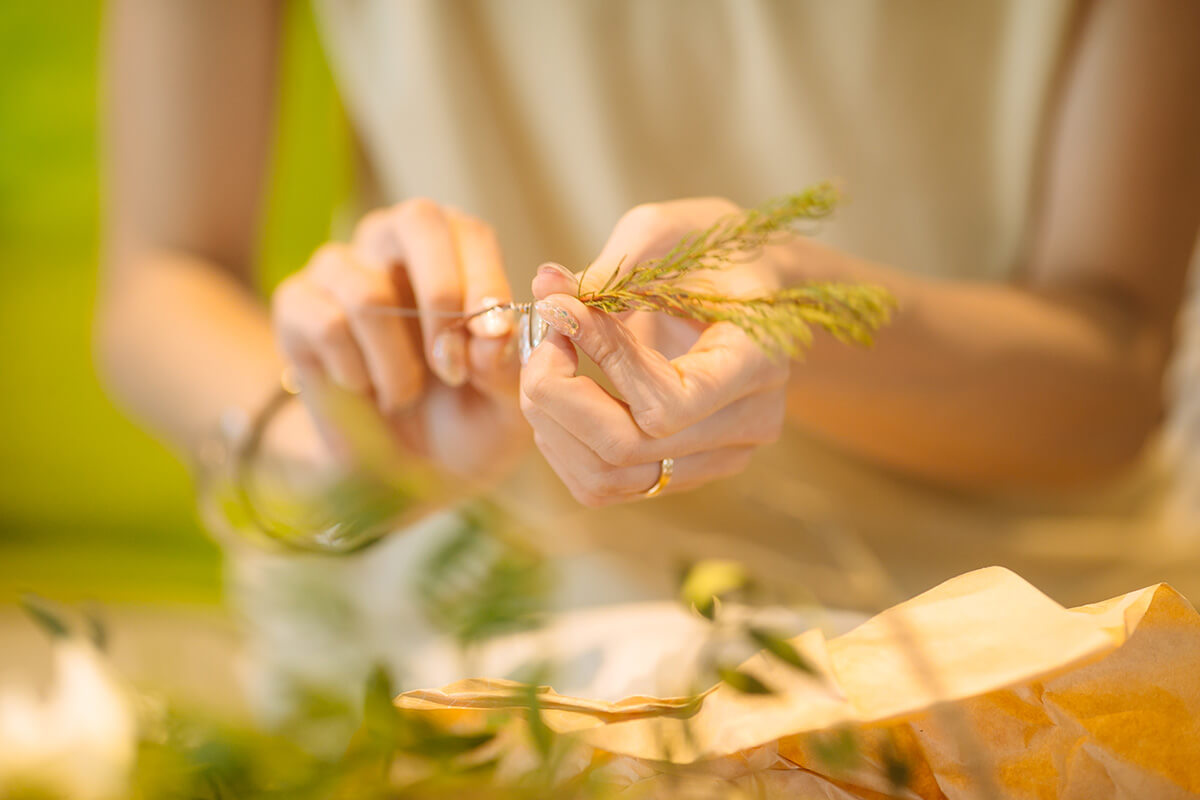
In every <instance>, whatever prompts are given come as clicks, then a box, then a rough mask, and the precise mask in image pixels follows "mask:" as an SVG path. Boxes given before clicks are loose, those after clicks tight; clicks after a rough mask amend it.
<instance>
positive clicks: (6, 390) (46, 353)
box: [0, 2, 351, 604]
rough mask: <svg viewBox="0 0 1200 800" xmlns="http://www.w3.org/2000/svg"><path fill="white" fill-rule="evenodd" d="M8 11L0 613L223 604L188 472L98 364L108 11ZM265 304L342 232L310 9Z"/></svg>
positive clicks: (0, 158)
mask: <svg viewBox="0 0 1200 800" xmlns="http://www.w3.org/2000/svg"><path fill="white" fill-rule="evenodd" d="M67 6H68V8H69V10H64V9H62V8H60V9H59V13H51V10H50V8H49V7H48V6H47V5H45V4H42V3H5V4H4V5H3V6H2V7H0V342H2V343H3V354H2V355H0V603H6V602H10V601H11V600H13V599H14V598H15V596H16V595H17V594H18V593H19V592H21V591H25V590H31V591H35V592H38V593H40V594H43V595H46V596H48V597H53V598H55V599H59V600H64V601H75V600H80V599H85V598H95V599H98V600H101V601H104V602H172V603H189V604H190V603H211V602H215V601H216V600H217V598H218V596H219V588H220V559H219V552H218V550H217V548H216V547H215V546H214V545H213V544H212V542H211V541H209V540H208V539H207V538H206V536H205V534H204V533H203V532H202V531H201V529H200V527H199V524H198V522H197V519H196V515H195V513H194V504H193V498H192V490H191V483H190V477H189V475H188V471H187V469H186V468H185V466H184V465H183V463H182V462H181V461H180V460H179V459H178V458H176V456H175V455H173V454H172V453H171V452H169V451H168V450H166V449H165V448H164V447H163V446H162V445H160V444H158V443H157V442H155V441H154V440H153V439H152V438H150V437H149V436H148V435H147V434H145V433H143V432H142V431H140V430H139V429H138V428H137V427H136V426H135V425H134V424H133V423H132V422H130V421H129V420H127V419H125V418H124V417H123V416H122V415H121V412H120V411H119V410H118V409H116V408H115V407H114V406H113V404H112V403H111V402H110V401H109V400H108V398H107V397H106V396H105V394H104V391H103V389H102V387H101V385H100V383H99V381H98V379H97V377H96V374H95V370H94V368H93V364H92V354H91V343H90V331H91V325H92V316H93V301H94V295H95V289H96V282H97V252H98V247H97V240H98V235H99V229H98V219H99V210H100V204H101V202H102V199H101V194H100V186H99V180H98V178H99V169H98V166H99V165H98V161H97V156H98V152H97V151H98V141H97V123H98V119H99V115H100V113H101V110H100V107H99V97H100V95H99V90H98V75H99V69H100V57H101V52H100V46H101V26H102V22H103V10H102V7H101V5H100V4H98V3H92V2H78V3H69V4H67ZM282 74H283V81H282V98H281V104H280V107H279V125H278V128H277V146H276V149H275V163H274V164H273V167H272V187H271V195H270V208H269V211H268V215H267V224H266V225H265V228H264V233H263V240H262V243H261V256H262V258H261V264H262V269H261V277H262V284H263V288H264V292H265V291H266V290H267V289H269V287H270V286H272V285H273V284H274V283H275V282H276V281H278V280H279V279H280V278H281V277H282V276H283V275H286V274H287V273H288V272H291V271H292V270H293V269H295V268H296V267H297V266H299V265H300V264H301V263H302V262H303V260H304V259H305V257H306V256H307V255H308V253H309V252H311V250H312V249H313V248H314V247H315V246H316V245H317V244H319V243H320V242H321V241H322V240H323V239H325V238H326V237H327V236H328V232H329V226H330V219H331V217H332V211H333V209H334V208H335V207H336V206H337V205H338V204H339V203H341V202H342V201H343V200H344V199H345V198H346V197H347V196H348V194H349V191H348V187H349V185H350V182H351V167H350V163H351V159H350V158H349V155H348V153H349V147H348V136H347V133H346V126H345V124H344V118H343V116H342V114H341V111H340V107H339V105H338V102H337V97H336V94H335V92H334V88H333V85H332V81H331V78H330V75H329V72H328V68H327V66H326V64H325V62H324V60H323V57H322V54H321V49H320V44H319V42H318V40H317V36H316V33H315V30H314V26H313V20H312V14H311V9H310V8H309V6H308V4H307V3H306V2H293V3H291V4H289V6H288V14H287V32H286V44H285V48H284V65H283V73H282Z"/></svg>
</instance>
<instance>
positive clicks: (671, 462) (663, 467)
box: [646, 458, 675, 497]
mask: <svg viewBox="0 0 1200 800" xmlns="http://www.w3.org/2000/svg"><path fill="white" fill-rule="evenodd" d="M674 472H675V459H673V458H664V459H663V460H662V461H661V462H659V467H658V480H657V481H656V482H655V484H654V485H653V486H651V487H650V488H649V489H647V490H646V497H655V496H657V495H659V494H661V493H662V490H663V489H665V488H667V484H668V483H670V482H671V475H672V474H673V473H674Z"/></svg>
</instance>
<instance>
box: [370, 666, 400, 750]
mask: <svg viewBox="0 0 1200 800" xmlns="http://www.w3.org/2000/svg"><path fill="white" fill-rule="evenodd" d="M395 696H396V693H395V691H394V690H393V688H392V679H391V676H389V675H388V672H387V669H386V668H384V667H383V666H381V665H376V666H375V668H374V669H372V670H371V673H370V674H369V675H368V676H367V685H366V690H365V691H364V692H363V727H364V728H365V729H366V731H367V733H368V735H370V736H371V737H372V739H374V740H375V741H377V742H378V741H386V742H391V741H393V740H394V738H395V736H396V732H397V720H398V713H399V712H398V711H397V709H396V706H395V705H394V704H393V703H392V698H394V697H395Z"/></svg>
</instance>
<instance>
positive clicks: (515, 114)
mask: <svg viewBox="0 0 1200 800" xmlns="http://www.w3.org/2000/svg"><path fill="white" fill-rule="evenodd" d="M318 9H319V20H320V24H321V25H322V28H323V35H324V38H325V42H326V46H327V49H328V52H329V56H330V60H331V63H332V66H333V68H334V72H335V75H336V76H337V79H338V82H339V86H340V89H341V92H342V93H343V96H344V101H345V104H346V106H347V108H348V111H349V114H350V116H351V118H352V120H353V123H354V125H355V127H356V130H357V133H358V135H359V137H360V139H361V142H362V145H363V148H364V151H365V155H366V157H367V159H368V161H369V163H370V165H371V167H372V171H373V177H374V178H375V180H376V181H377V182H378V185H379V187H380V189H381V194H382V195H383V197H382V198H380V199H381V200H382V201H385V202H394V201H398V200H400V199H403V198H406V197H412V196H428V197H431V198H433V199H435V200H437V201H438V202H441V203H445V204H450V205H453V206H456V207H459V208H461V209H464V210H465V211H467V212H469V213H471V214H474V215H477V216H479V217H480V218H482V219H485V220H487V221H489V222H490V223H491V224H492V225H493V226H494V227H495V229H496V231H497V233H498V236H499V238H500V241H501V244H502V246H503V247H504V251H505V254H506V262H507V268H508V270H509V273H510V278H511V281H512V285H513V287H514V291H515V293H516V295H517V296H518V297H525V296H528V288H527V287H528V281H529V278H530V277H531V275H532V273H533V271H534V269H535V267H536V265H538V264H539V263H541V262H543V261H546V260H557V261H560V262H562V263H564V264H567V265H571V266H573V267H574V268H580V267H581V266H582V265H584V264H586V263H587V262H588V261H589V260H590V259H591V257H593V256H594V254H595V253H597V252H598V251H599V249H600V247H601V245H602V244H603V243H604V241H605V239H606V237H607V235H608V232H609V231H610V230H611V228H612V226H613V224H614V223H615V222H616V220H617V219H618V218H619V217H620V215H621V214H622V213H623V212H624V211H626V210H627V209H629V208H630V207H632V206H634V205H636V204H638V203H641V202H646V201H654V200H666V199H672V198H678V197H687V196H696V195H721V196H725V197H728V198H730V199H732V200H734V201H735V202H738V203H740V204H743V205H750V204H755V203H757V202H760V201H761V200H763V199H766V198H769V197H772V196H774V195H778V194H782V193H786V192H789V191H794V190H796V189H798V188H800V187H803V186H804V185H806V184H808V183H811V182H813V181H816V180H820V179H823V178H829V177H837V178H840V179H841V180H842V181H843V182H844V183H845V185H846V186H847V187H848V188H849V191H850V194H851V198H852V199H851V202H850V203H849V204H847V205H846V206H845V207H844V208H843V209H841V210H840V211H839V213H838V216H837V219H836V221H834V222H833V223H831V224H830V225H828V226H827V227H826V228H825V229H824V230H822V231H821V233H820V238H821V239H822V240H823V241H826V242H829V243H831V244H833V245H836V246H838V247H841V248H844V249H846V250H848V251H851V252H854V253H856V254H858V255H861V256H865V257H868V258H871V259H876V260H879V261H883V262H886V263H889V264H893V265H897V266H899V267H902V268H906V269H911V270H916V271H919V272H922V273H926V274H929V275H932V276H944V277H954V278H968V279H970V278H974V279H979V280H1002V279H1004V278H1005V277H1006V276H1008V275H1009V274H1010V273H1011V272H1012V270H1013V269H1014V268H1015V266H1016V265H1017V264H1018V263H1019V261H1020V256H1021V251H1022V246H1023V244H1024V237H1025V233H1026V229H1027V222H1028V216H1029V212H1030V194H1031V185H1032V180H1033V174H1034V165H1035V162H1036V159H1037V157H1038V152H1039V146H1040V143H1041V141H1042V130H1043V125H1044V122H1045V120H1046V116H1047V114H1046V112H1047V105H1048V102H1049V98H1050V93H1051V87H1052V83H1053V81H1054V79H1055V76H1056V74H1057V71H1058V67H1059V66H1060V64H1061V63H1062V61H1063V59H1064V58H1065V56H1066V53H1067V49H1068V48H1067V44H1068V41H1069V33H1070V30H1071V27H1072V22H1073V20H1074V19H1075V15H1076V10H1077V9H1076V6H1075V3H1073V2H1070V0H980V1H976V2H969V3H964V2H959V0H929V1H928V2H925V3H922V4H921V6H920V10H919V13H914V9H913V7H912V5H911V4H907V3H896V2H889V1H888V0H841V1H840V2H828V0H790V1H789V2H782V1H780V2H770V1H768V0H726V1H725V2H720V1H718V0H637V2H635V1H634V0H570V2H563V0H506V2H503V3H500V2H486V1H485V0H476V1H474V2H468V1H460V2H447V1H446V0H406V2H393V0H324V2H319V3H318ZM798 368H800V369H802V368H803V367H802V366H801V367H798ZM547 472H548V471H547V470H546V469H545V467H544V465H541V464H540V459H537V458H533V459H531V460H530V463H529V464H528V465H527V468H526V470H525V471H524V473H523V474H522V475H521V476H519V477H518V479H517V480H516V481H514V484H513V486H512V487H510V488H509V489H506V491H505V493H504V496H503V497H502V500H503V501H504V502H506V503H507V504H508V505H509V506H510V507H512V508H514V509H515V510H517V511H518V512H519V513H522V514H524V515H525V516H527V517H528V518H531V519H534V520H536V521H540V522H541V523H542V527H543V528H545V529H548V530H549V531H550V536H549V537H548V540H549V541H551V542H554V543H556V544H558V545H560V546H561V545H562V543H563V542H564V541H569V542H572V543H573V544H572V547H578V548H582V549H587V548H599V550H600V551H601V552H603V553H606V554H608V555H609V556H611V557H613V558H617V559H622V561H621V563H622V564H623V565H624V566H623V568H624V569H640V570H641V571H642V572H643V573H644V574H645V575H646V576H647V580H652V579H655V578H656V577H657V578H661V577H662V576H664V575H668V574H670V573H671V572H672V571H673V569H674V568H675V567H676V565H677V564H678V562H679V561H680V560H682V559H684V558H696V557H700V556H729V557H733V558H739V559H741V560H743V561H745V562H747V563H748V564H749V565H750V568H751V569H752V570H754V571H755V572H756V573H757V574H758V575H759V577H760V578H762V579H763V580H764V581H765V582H767V583H768V584H770V585H773V586H778V587H783V589H784V590H785V591H796V590H798V589H799V588H800V587H803V590H804V591H805V592H811V593H812V594H814V595H815V596H816V597H817V598H818V599H820V600H823V601H825V602H828V603H833V604H837V605H842V606H860V607H861V606H872V605H883V604H886V603H887V602H890V601H891V600H893V599H896V598H898V597H902V596H907V595H909V594H912V593H914V592H917V591H920V590H922V589H924V588H926V587H928V586H930V585H933V584H935V583H937V582H939V581H941V580H943V579H945V578H948V577H950V576H952V575H954V574H957V573H960V572H963V571H965V570H968V569H973V568H976V567H980V566H985V565H988V564H1003V565H1005V566H1008V567H1010V568H1012V569H1014V570H1016V571H1018V572H1020V573H1022V574H1023V575H1024V576H1025V577H1027V578H1028V579H1030V580H1031V581H1033V582H1034V583H1035V584H1037V585H1039V586H1041V587H1043V588H1044V589H1045V590H1047V591H1048V592H1049V593H1051V594H1053V595H1054V596H1055V597H1056V599H1058V600H1060V601H1062V602H1065V603H1069V604H1074V603H1079V602H1087V601H1092V600H1096V599H1100V598H1103V597H1108V596H1111V595H1113V594H1116V593H1119V592H1124V591H1129V590H1132V589H1135V588H1137V587H1139V586H1142V585H1145V584H1147V583H1151V582H1154V581H1158V580H1169V581H1171V582H1173V583H1174V584H1175V585H1176V586H1177V587H1178V588H1180V589H1181V590H1183V591H1184V592H1190V593H1191V595H1192V597H1194V598H1195V597H1197V596H1200V561H1198V560H1196V559H1195V558H1194V557H1193V555H1191V554H1193V553H1194V550H1195V543H1194V541H1193V540H1194V538H1195V537H1194V535H1192V534H1190V533H1186V534H1180V533H1179V531H1178V530H1177V529H1178V528H1179V527H1180V526H1178V525H1174V526H1172V525H1164V524H1162V519H1163V513H1162V508H1163V504H1162V502H1161V489H1160V483H1161V482H1160V481H1159V480H1158V477H1157V474H1156V472H1155V470H1153V469H1145V470H1141V471H1139V472H1138V474H1137V475H1136V476H1134V477H1131V478H1130V479H1128V480H1126V481H1122V482H1120V483H1119V485H1115V486H1108V487H1105V488H1104V490H1103V491H1096V492H1090V493H1087V494H1086V495H1082V496H1072V497H1068V498H1063V497H1059V498H1055V499H1054V500H1052V501H1047V500H1037V501H1034V500H1012V499H1007V500H1004V501H1000V500H980V499H977V498H970V497H965V496H960V495H955V494H951V493H948V492H945V491H942V490H939V489H937V488H934V487H930V486H926V485H921V484H918V483H916V482H914V481H910V480H908V479H906V478H904V477H902V476H897V475H894V474H888V473H886V472H884V471H881V470H878V469H875V468H872V467H871V466H869V465H866V464H863V463H859V462H857V461H855V460H854V459H851V458H849V457H847V456H844V455H842V454H840V453H838V452H835V451H832V450H830V449H828V448H825V447H822V446H820V445H818V444H816V443H814V442H811V441H808V440H806V439H804V438H803V437H801V436H800V435H799V434H796V433H789V434H788V435H786V436H785V437H784V439H783V440H782V441H781V442H779V443H778V444H777V445H774V446H772V447H770V448H765V449H764V451H763V452H762V453H761V454H760V455H759V456H757V457H756V459H755V462H754V464H753V466H752V467H751V469H750V470H749V471H748V472H747V473H746V474H744V475H743V476H740V477H738V478H735V479H731V480H729V481H724V482H721V483H719V484H716V485H713V486H710V487H706V488H705V489H703V490H700V491H696V492H691V493H689V494H686V495H679V496H675V497H671V498H664V499H662V500H658V501H655V502H653V503H649V502H647V503H638V504H634V505H631V506H628V507H623V508H617V509H606V510H603V511H583V510H581V509H579V508H578V506H577V505H576V504H574V502H573V501H572V500H571V499H570V498H569V496H567V495H566V493H565V491H564V490H562V488H561V487H560V486H559V485H558V483H557V481H556V480H555V479H554V478H553V476H550V475H548V474H546V473H547ZM1185 554H1187V555H1186V557H1184V556H1185ZM1188 559H1192V560H1188ZM663 585H665V583H664V584H663Z"/></svg>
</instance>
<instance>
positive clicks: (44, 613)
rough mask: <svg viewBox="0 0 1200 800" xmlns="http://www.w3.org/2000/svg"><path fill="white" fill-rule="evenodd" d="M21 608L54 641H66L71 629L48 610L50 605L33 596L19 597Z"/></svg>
mask: <svg viewBox="0 0 1200 800" xmlns="http://www.w3.org/2000/svg"><path fill="white" fill-rule="evenodd" d="M20 604H21V608H22V609H24V611H25V613H26V614H28V615H29V617H30V619H32V620H33V621H34V622H36V623H37V625H38V627H40V628H41V629H42V630H43V631H45V632H46V633H48V634H50V636H51V637H53V638H55V639H66V638H68V637H70V635H71V629H70V628H69V627H68V626H67V624H66V623H65V622H63V621H62V618H61V617H59V616H58V614H56V613H55V612H54V611H52V610H51V609H50V603H49V602H48V601H46V600H45V599H43V598H41V597H38V596H37V595H35V594H32V593H27V594H23V595H21V600H20Z"/></svg>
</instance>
